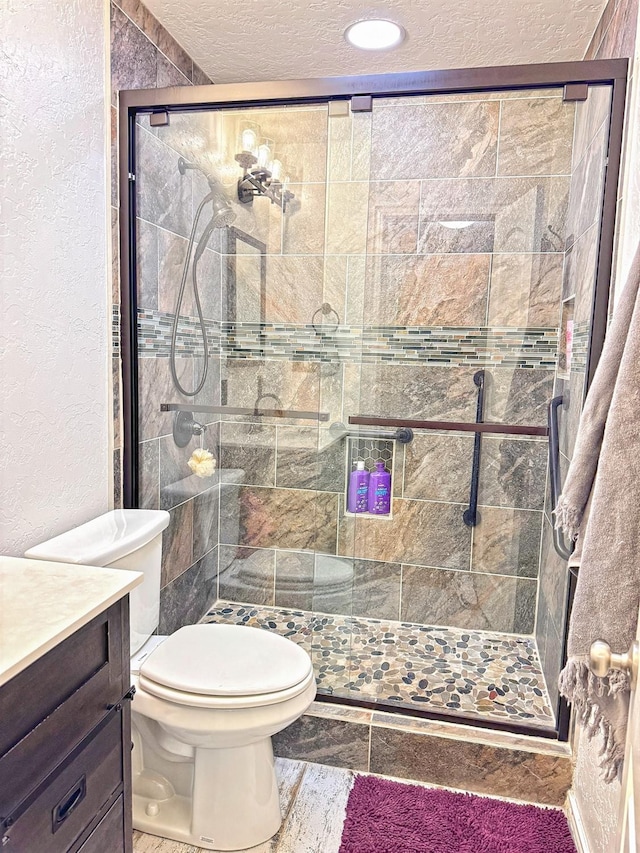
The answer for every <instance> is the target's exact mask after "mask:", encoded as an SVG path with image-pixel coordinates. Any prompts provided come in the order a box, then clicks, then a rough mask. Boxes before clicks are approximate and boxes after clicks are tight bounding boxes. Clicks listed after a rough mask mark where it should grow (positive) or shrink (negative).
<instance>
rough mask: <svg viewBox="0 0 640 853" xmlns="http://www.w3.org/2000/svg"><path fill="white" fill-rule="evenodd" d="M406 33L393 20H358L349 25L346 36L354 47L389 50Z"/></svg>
mask: <svg viewBox="0 0 640 853" xmlns="http://www.w3.org/2000/svg"><path fill="white" fill-rule="evenodd" d="M405 35H406V33H405V31H404V30H403V28H402V27H401V26H400V25H399V24H394V23H393V21H382V20H369V21H356V23H355V24H351V26H350V27H347V29H346V31H345V34H344V37H345V38H346V40H347V41H348V42H349V44H352V45H353V46H354V47H359V48H361V49H362V50H389V49H390V48H392V47H396V46H397V45H399V44H400V42H401V41H403V40H404V37H405Z"/></svg>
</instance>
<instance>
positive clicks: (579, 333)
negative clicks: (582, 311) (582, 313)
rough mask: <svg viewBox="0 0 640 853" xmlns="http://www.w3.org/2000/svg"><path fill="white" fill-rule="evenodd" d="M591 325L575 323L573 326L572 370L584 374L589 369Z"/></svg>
mask: <svg viewBox="0 0 640 853" xmlns="http://www.w3.org/2000/svg"><path fill="white" fill-rule="evenodd" d="M589 337H590V336H589V323H588V321H587V322H584V323H575V324H574V326H573V348H572V351H571V370H572V371H574V370H575V371H578V372H580V373H582V372H583V371H585V370H586V369H587V356H588V355H589Z"/></svg>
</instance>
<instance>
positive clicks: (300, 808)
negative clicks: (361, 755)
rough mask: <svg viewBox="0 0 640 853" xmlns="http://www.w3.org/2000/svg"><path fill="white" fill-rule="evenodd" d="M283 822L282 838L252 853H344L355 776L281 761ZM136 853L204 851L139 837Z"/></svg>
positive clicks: (139, 834) (278, 836) (278, 767)
mask: <svg viewBox="0 0 640 853" xmlns="http://www.w3.org/2000/svg"><path fill="white" fill-rule="evenodd" d="M276 773H277V775H278V781H279V784H280V806H281V809H282V815H283V822H282V826H281V828H280V830H279V832H278V833H277V834H276V835H275V836H274V837H273V838H271V839H269V841H265V842H264V844H259V845H258V846H257V847H252V848H251V853H338V849H339V847H340V839H341V837H342V824H343V823H344V817H345V809H346V806H347V799H348V797H349V791H350V790H351V786H352V784H353V778H354V774H353V773H352V771H351V770H342V769H340V768H337V767H326V766H324V765H323V764H305V763H304V762H302V761H289V760H287V759H286V758H277V759H276ZM133 849H134V853H196V851H199V850H200V848H199V847H194V846H192V845H191V844H181V843H180V842H178V841H169V840H168V839H165V838H157V837H156V836H155V835H147V834H145V833H142V832H137V831H136V832H134V833H133Z"/></svg>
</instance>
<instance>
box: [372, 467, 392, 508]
mask: <svg viewBox="0 0 640 853" xmlns="http://www.w3.org/2000/svg"><path fill="white" fill-rule="evenodd" d="M368 506H369V512H371V513H373V514H374V515H388V514H389V513H390V512H391V474H390V473H389V472H388V471H386V470H385V467H384V462H376V470H375V471H374V472H373V473H372V474H371V476H370V477H369V499H368Z"/></svg>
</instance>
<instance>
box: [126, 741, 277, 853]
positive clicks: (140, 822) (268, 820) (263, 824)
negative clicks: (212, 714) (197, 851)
mask: <svg viewBox="0 0 640 853" xmlns="http://www.w3.org/2000/svg"><path fill="white" fill-rule="evenodd" d="M133 787H134V796H133V826H134V829H138V830H140V831H141V832H148V833H150V834H151V835H159V836H161V837H162V838H170V839H172V840H173V841H181V842H183V843H185V844H193V845H195V846H197V847H202V848H204V849H205V850H244V849H246V848H248V847H255V845H257V844H261V843H262V842H263V841H266V840H267V839H269V838H271V836H273V835H275V833H276V832H277V831H278V829H279V828H280V824H281V823H282V815H281V812H280V800H279V796H278V783H277V779H276V774H275V767H274V758H273V749H272V746H271V738H270V737H267V738H262V739H260V740H258V741H256V742H255V743H252V744H249V745H248V746H237V747H231V748H226V749H201V748H197V749H196V750H195V758H194V779H193V794H192V798H189V797H184V796H180V795H178V794H175V795H174V796H172V797H169V798H168V799H165V800H152V799H151V798H149V797H144V796H141V795H140V794H136V790H135V789H136V784H135V779H134V786H133ZM149 812H151V814H150V813H149ZM154 812H156V813H155V814H154Z"/></svg>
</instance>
